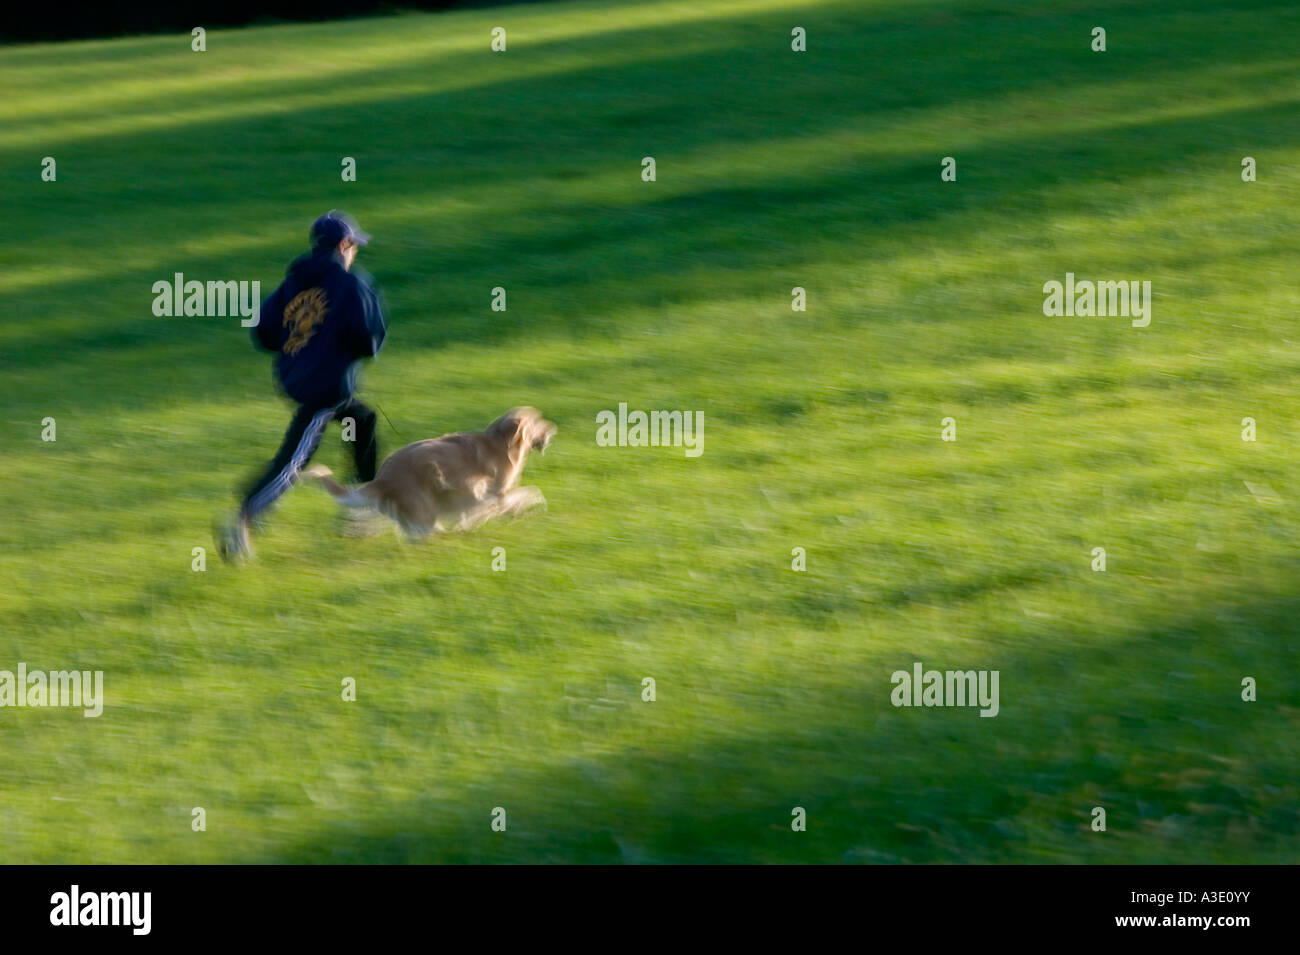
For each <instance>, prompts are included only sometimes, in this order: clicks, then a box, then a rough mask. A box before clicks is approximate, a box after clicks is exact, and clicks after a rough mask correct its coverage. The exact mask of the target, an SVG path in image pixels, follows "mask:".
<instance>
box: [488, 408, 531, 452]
mask: <svg viewBox="0 0 1300 955" xmlns="http://www.w3.org/2000/svg"><path fill="white" fill-rule="evenodd" d="M524 428H525V421H524V416H523V415H522V414H520V409H518V408H512V409H511V410H509V411H507V412H506V413H505V414H503V415H502V416H501V417H500V418H497V420H496V421H493V422H492V423H491V424H490V425H488V426H487V431H486V432H484V433H485V434H487V435H488V436H489V437H493V438H499V439H500V440H502V441H505V442H506V443H507V444H509V445H511V446H513V445H515V444H517V443H518V442H520V441H522V440H523V436H524Z"/></svg>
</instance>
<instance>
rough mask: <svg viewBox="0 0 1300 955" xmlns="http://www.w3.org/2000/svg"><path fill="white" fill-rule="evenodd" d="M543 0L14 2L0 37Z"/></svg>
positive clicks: (61, 36)
mask: <svg viewBox="0 0 1300 955" xmlns="http://www.w3.org/2000/svg"><path fill="white" fill-rule="evenodd" d="M506 2H513V3H520V2H525V3H528V2H541V0H401V2H397V3H393V2H391V0H388V2H384V0H313V2H310V3H309V2H305V0H219V2H218V0H133V2H126V3H113V2H98V3H58V2H53V3H35V4H23V5H21V6H19V5H13V6H11V7H10V8H9V9H8V10H6V11H5V15H4V16H3V18H0V41H4V42H11V43H12V42H17V41H27V40H72V39H81V38H85V37H109V36H122V35H127V34H138V33H168V32H172V31H182V32H185V33H188V32H189V31H190V30H191V29H193V28H194V27H204V28H205V29H212V28H213V27H235V26H246V25H248V24H251V23H267V22H274V21H277V20H333V19H337V18H340V17H355V16H367V15H370V14H377V13H380V14H382V13H393V12H396V11H398V10H446V9H449V8H452V7H485V6H498V5H501V4H503V3H506Z"/></svg>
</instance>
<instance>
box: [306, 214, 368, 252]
mask: <svg viewBox="0 0 1300 955" xmlns="http://www.w3.org/2000/svg"><path fill="white" fill-rule="evenodd" d="M344 239H351V240H352V241H353V242H355V243H356V244H357V245H368V244H369V243H370V236H369V235H368V234H367V233H365V232H362V231H361V227H360V226H359V225H357V220H356V219H354V218H352V217H351V216H350V215H348V214H347V213H346V212H339V210H337V209H331V210H330V211H329V212H327V213H325V214H324V215H323V216H321V217H320V218H319V219H317V220H316V221H315V222H313V223H312V224H311V247H312V248H313V249H319V248H321V247H322V246H330V247H331V248H332V247H333V246H336V245H338V244H339V243H340V242H342V241H343V240H344Z"/></svg>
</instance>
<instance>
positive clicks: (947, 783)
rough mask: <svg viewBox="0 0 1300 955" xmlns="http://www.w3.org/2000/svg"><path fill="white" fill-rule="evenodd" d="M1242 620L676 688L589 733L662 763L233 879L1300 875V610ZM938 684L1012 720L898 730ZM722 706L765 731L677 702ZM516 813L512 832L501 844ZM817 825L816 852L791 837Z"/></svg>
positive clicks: (486, 790)
mask: <svg viewBox="0 0 1300 955" xmlns="http://www.w3.org/2000/svg"><path fill="white" fill-rule="evenodd" d="M1220 611H1221V608H1217V607H1214V606H1208V605H1207V606H1203V607H1200V608H1198V609H1197V610H1196V611H1194V612H1193V611H1189V612H1186V613H1182V614H1178V615H1175V616H1173V618H1172V619H1171V620H1170V621H1169V622H1168V623H1166V624H1164V625H1162V626H1160V627H1159V628H1158V629H1153V630H1151V631H1149V632H1146V633H1144V634H1142V635H1141V636H1138V637H1134V638H1132V639H1127V640H1123V641H1120V642H1118V643H1111V642H1107V641H1106V640H1104V639H1101V638H1099V639H1096V640H1095V641H1094V643H1095V646H1094V647H1093V648H1092V649H1088V650H1084V651H1078V650H1077V649H1076V650H1073V651H1071V652H1070V653H1069V654H1068V655H1052V654H1050V653H1048V652H1045V651H1043V650H1039V649H1026V647H1027V646H1028V641H1030V640H1031V639H1032V640H1034V643H1035V644H1038V643H1041V642H1044V641H1043V639H1042V638H1044V637H1045V636H1047V635H1046V634H1044V633H1043V632H1042V631H1041V630H1039V631H1038V632H1035V631H1034V630H1032V629H1031V628H1030V625H1028V624H1027V625H1026V628H1025V632H1024V633H1023V634H1017V635H1014V636H1017V637H1024V638H1025V641H1026V642H1025V643H1024V644H1022V646H1021V649H1019V650H1015V651H1009V650H1007V649H1006V646H1007V640H1006V638H1007V637H1008V636H1009V635H1008V634H1005V633H1003V634H998V635H995V637H994V642H996V648H993V647H991V648H990V649H989V650H988V651H987V652H986V653H984V654H980V655H978V657H964V658H963V659H952V658H951V657H948V656H947V655H943V656H942V658H941V655H940V654H936V653H927V651H926V648H925V647H918V648H916V649H915V651H913V652H908V653H894V654H891V655H890V656H889V658H887V659H881V660H880V663H879V665H878V666H873V667H870V668H868V669H866V670H864V671H863V672H859V673H854V674H844V675H842V676H843V677H844V679H843V681H842V682H838V683H836V684H834V685H826V686H817V687H810V686H805V687H784V686H781V685H780V684H779V680H778V681H771V682H764V684H763V685H749V686H744V685H738V684H736V683H735V682H734V681H732V680H730V679H729V678H728V677H727V676H726V675H725V674H723V675H719V674H696V673H681V674H660V678H659V690H658V692H659V696H660V699H659V701H658V702H656V703H653V704H650V703H641V702H640V701H638V700H637V699H636V698H635V695H634V691H632V692H630V693H629V699H628V700H627V701H625V703H624V704H623V705H621V706H618V707H616V708H610V707H606V708H605V709H600V708H598V707H592V708H591V711H592V712H591V713H590V714H589V715H588V716H586V717H585V721H586V723H587V725H589V726H590V727H591V728H592V730H593V734H597V735H598V734H599V733H600V732H603V731H604V730H606V729H608V728H609V726H610V725H612V724H615V723H620V722H629V721H630V722H633V723H641V724H644V729H643V736H644V737H645V738H646V740H647V742H646V743H645V744H644V745H642V746H639V747H636V748H633V749H629V750H626V751H622V752H617V753H607V754H603V755H599V756H591V757H587V758H581V759H574V760H570V761H567V762H565V763H564V764H562V765H556V766H554V767H552V768H550V769H548V770H546V771H544V772H539V773H535V774H522V773H511V772H510V771H508V770H498V771H495V772H491V773H489V774H487V776H486V777H485V778H482V779H477V780H474V781H469V782H467V783H466V785H465V788H464V789H463V790H461V791H459V792H457V793H456V794H455V796H453V797H449V798H447V799H445V800H439V799H435V798H432V797H430V798H427V799H424V800H417V801H415V802H413V803H411V804H404V805H384V804H379V805H366V806H364V807H362V806H357V807H355V811H356V812H358V813H359V814H361V815H359V816H358V817H355V818H351V819H339V818H338V817H333V818H331V817H329V816H327V815H326V814H320V815H319V818H320V821H321V827H320V832H319V835H318V836H316V837H314V838H313V839H312V840H311V841H310V842H309V843H304V844H297V845H290V846H286V847H284V848H282V849H278V850H274V851H270V852H268V853H267V854H266V855H265V856H264V857H262V858H259V859H256V860H248V859H231V860H229V861H240V862H244V861H258V862H273V863H331V862H348V863H357V862H366V863H417V862H424V863H427V862H438V863H465V862H578V863H601V862H650V863H659V862H663V863H671V862H677V863H680V862H692V863H700V862H713V863H753V862H786V863H798V862H822V863H825V862H867V863H870V862H881V863H892V862H926V863H936V862H943V863H954V862H963V863H972V862H1008V861H1015V862H1054V863H1062V862H1071V863H1079V862H1089V863H1111V864H1125V863H1212V862H1213V863H1284V862H1289V861H1291V860H1293V859H1294V857H1295V853H1296V851H1297V848H1300V813H1298V812H1297V809H1296V806H1297V804H1300V790H1298V788H1297V782H1296V780H1297V772H1296V770H1297V768H1298V767H1300V748H1298V747H1297V743H1296V740H1297V737H1296V735H1295V733H1294V720H1295V712H1294V710H1293V709H1292V710H1288V708H1287V707H1285V706H1281V705H1280V703H1281V701H1283V700H1286V699H1290V700H1294V699H1296V698H1297V697H1296V694H1297V690H1300V681H1298V678H1297V672H1296V667H1295V659H1294V654H1293V653H1292V652H1291V651H1290V650H1289V649H1288V646H1289V645H1291V644H1294V642H1295V640H1296V639H1297V637H1300V624H1297V620H1298V619H1300V599H1297V598H1293V597H1285V598H1272V599H1269V600H1256V601H1253V602H1251V603H1250V604H1249V605H1248V606H1244V607H1238V608H1233V610H1232V615H1231V623H1230V624H1225V623H1224V620H1225V619H1227V617H1225V615H1224V613H1222V612H1220ZM1068 629H1070V630H1073V631H1075V633H1073V634H1071V635H1072V636H1080V635H1081V633H1080V631H1081V630H1082V627H1081V626H1079V625H1071V626H1070V627H1069V628H1068ZM1051 636H1052V637H1056V636H1059V634H1052V635H1051ZM985 637H986V638H987V637H989V635H985ZM1035 637H1036V638H1037V639H1034V638H1035ZM981 642H984V640H981ZM1054 645H1055V644H1054ZM915 661H920V662H922V663H924V664H925V666H926V667H927V668H936V669H970V668H974V669H982V668H987V669H997V670H999V671H1000V675H1001V681H1000V704H1001V711H1000V713H999V715H998V716H997V717H995V718H992V719H989V718H981V717H980V716H978V713H977V711H976V710H975V709H959V708H930V709H925V708H922V709H914V708H895V707H893V706H892V705H891V704H890V702H889V695H890V691H891V683H890V674H891V673H892V672H893V671H894V670H895V669H904V670H910V669H911V666H912V664H913V662H915ZM1245 675H1253V676H1256V677H1257V678H1260V679H1261V687H1263V686H1264V685H1265V684H1266V685H1267V690H1266V691H1262V695H1261V701H1260V702H1258V703H1253V704H1251V703H1245V702H1242V701H1241V699H1240V691H1241V686H1240V683H1241V678H1242V677H1243V676H1245ZM633 682H635V681H633ZM710 686H712V689H710V688H709V687H710ZM557 692H558V691H557ZM710 693H714V694H721V695H724V696H727V697H728V698H729V699H730V700H731V701H733V702H734V701H735V700H737V699H744V700H746V701H747V706H746V713H745V717H744V719H743V721H738V723H737V724H734V725H728V726H725V727H719V726H716V725H704V724H699V723H697V724H694V725H691V724H690V723H689V722H688V723H681V722H678V717H676V716H674V715H673V710H674V708H675V707H676V708H677V709H678V712H681V708H680V707H677V706H676V704H675V703H674V700H677V701H679V702H680V701H681V700H683V699H685V698H687V697H697V698H698V697H699V696H702V695H708V694H710ZM1265 697H1267V700H1266V699H1265ZM558 705H559V701H558V700H537V701H536V702H535V706H536V707H539V708H541V709H542V710H547V709H552V708H554V707H556V706H558ZM650 707H654V708H655V709H656V713H655V718H648V717H647V716H645V711H646V710H648V709H649V708H650ZM598 710H599V711H598ZM611 710H612V711H611ZM597 711H598V712H597ZM665 711H667V712H666V713H665ZM522 717H523V714H521V718H522ZM571 718H572V719H573V721H574V722H575V723H578V724H581V723H582V722H583V721H584V717H583V716H582V715H579V716H576V717H571ZM681 719H682V720H689V717H685V716H683V717H681ZM575 729H576V730H577V731H579V732H580V731H581V726H580V725H579V726H578V727H576V728H575ZM656 738H658V739H659V740H661V742H662V745H655V742H654V740H655V739H656ZM322 769H323V771H325V770H327V768H326V767H322ZM305 782H307V783H308V784H310V780H307V781H305ZM498 806H500V807H502V808H504V809H505V810H506V812H507V820H508V828H507V831H506V832H504V833H501V832H493V831H491V829H490V821H491V812H492V810H493V809H494V807H498ZM796 806H798V807H802V808H804V809H805V810H806V811H807V816H808V826H807V831H806V832H802V833H796V832H793V831H792V830H791V825H790V821H791V811H792V809H793V808H794V807H796ZM1094 806H1101V807H1103V808H1105V809H1106V811H1107V831H1106V832H1105V833H1098V832H1093V831H1091V829H1090V822H1091V820H1092V815H1091V813H1092V809H1093V807H1094ZM304 811H306V812H312V811H315V810H313V808H312V807H305V808H304ZM340 815H343V814H342V813H341V814H340Z"/></svg>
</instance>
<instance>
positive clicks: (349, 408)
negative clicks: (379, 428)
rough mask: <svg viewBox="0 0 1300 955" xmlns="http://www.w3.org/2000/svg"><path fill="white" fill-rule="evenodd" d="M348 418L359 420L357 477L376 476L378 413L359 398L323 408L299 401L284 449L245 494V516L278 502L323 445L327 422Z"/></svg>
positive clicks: (355, 446)
mask: <svg viewBox="0 0 1300 955" xmlns="http://www.w3.org/2000/svg"><path fill="white" fill-rule="evenodd" d="M345 418H351V419H352V420H353V421H354V422H355V424H356V432H355V435H354V437H355V440H354V441H353V442H352V458H353V461H355V462H356V468H357V478H358V480H360V481H362V482H365V481H372V480H374V477H375V463H376V458H377V457H378V453H379V448H378V445H377V442H376V441H375V423H376V419H375V413H374V412H373V411H371V410H370V409H369V408H367V407H366V406H365V405H363V404H362V403H361V402H360V401H357V400H356V399H355V398H349V399H348V400H347V401H344V402H343V403H342V404H339V405H331V406H328V407H323V408H322V407H318V406H312V405H299V406H298V410H297V412H296V413H295V414H294V416H293V421H291V422H290V423H289V430H288V431H286V432H285V433H284V441H282V442H281V443H280V450H279V451H277V452H276V453H275V457H274V458H273V459H272V460H271V463H270V464H269V465H267V468H266V470H265V471H264V472H263V473H262V475H261V477H259V478H258V479H257V480H256V481H255V482H253V485H252V486H251V487H250V488H249V489H248V493H247V494H245V495H244V503H243V506H242V507H241V508H240V511H239V512H240V515H241V516H243V517H244V518H252V517H256V516H257V515H259V514H261V513H262V512H263V511H265V510H266V509H267V508H268V507H270V506H271V505H272V504H274V503H275V502H276V500H278V499H279V497H280V495H282V494H283V493H284V492H285V491H287V490H289V488H291V487H292V486H293V484H294V482H295V481H296V480H297V479H298V473H299V472H300V471H302V469H303V468H304V467H306V466H307V462H308V461H310V460H311V456H312V455H313V454H315V453H316V449H317V448H318V447H320V441H321V437H322V436H323V435H324V434H325V426H326V425H327V424H329V423H330V422H331V421H333V420H335V419H338V420H339V421H343V420H344V419H345ZM345 424H346V422H345Z"/></svg>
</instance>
